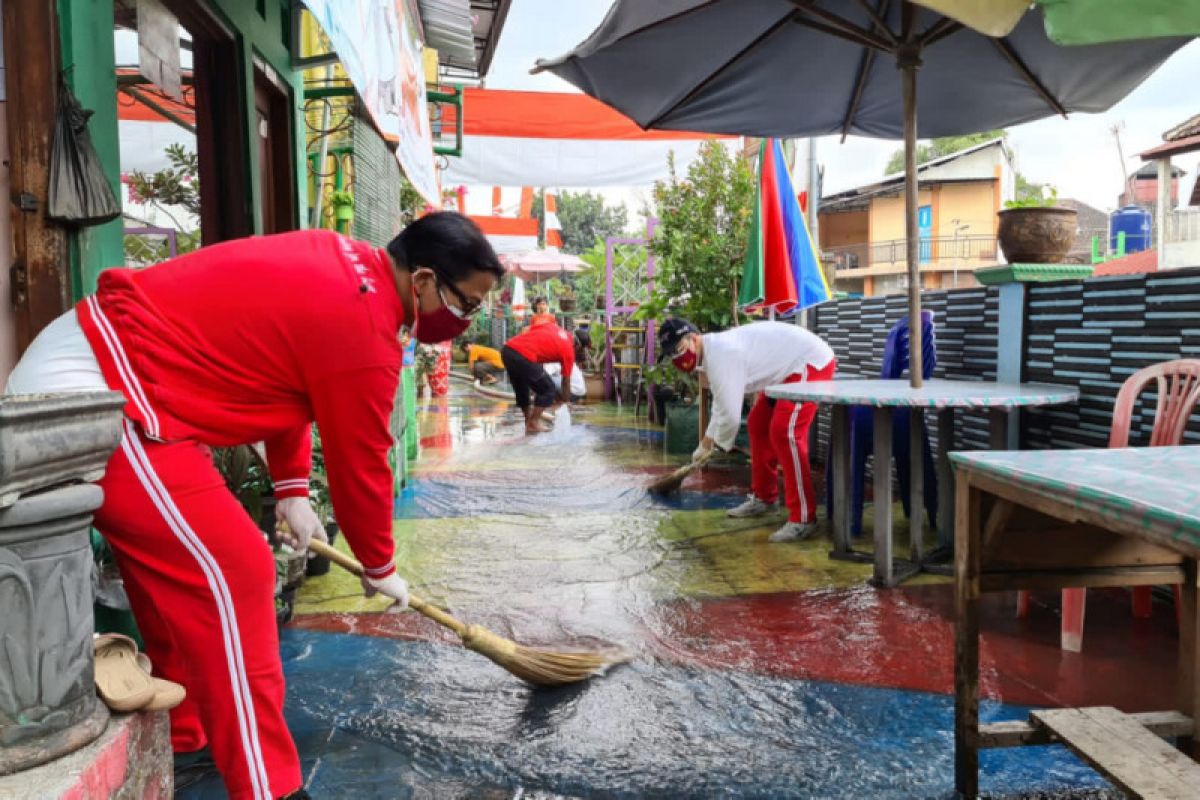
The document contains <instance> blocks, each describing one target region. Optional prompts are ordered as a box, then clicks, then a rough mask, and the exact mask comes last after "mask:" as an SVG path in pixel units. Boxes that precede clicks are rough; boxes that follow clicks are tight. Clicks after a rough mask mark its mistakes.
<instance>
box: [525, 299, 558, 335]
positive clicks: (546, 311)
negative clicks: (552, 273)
mask: <svg viewBox="0 0 1200 800" xmlns="http://www.w3.org/2000/svg"><path fill="white" fill-rule="evenodd" d="M547 323H549V324H552V325H557V324H558V319H557V318H556V317H555V316H554V315H553V314H551V313H550V301H548V300H547V299H546V298H544V297H535V298H534V300H533V316H532V317H531V318H530V319H529V327H530V328H533V327H536V326H538V325H545V324H547Z"/></svg>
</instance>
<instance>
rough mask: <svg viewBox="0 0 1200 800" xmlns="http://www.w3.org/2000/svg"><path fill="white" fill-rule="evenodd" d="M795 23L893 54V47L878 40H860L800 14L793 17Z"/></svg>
mask: <svg viewBox="0 0 1200 800" xmlns="http://www.w3.org/2000/svg"><path fill="white" fill-rule="evenodd" d="M793 21H794V22H795V23H796V24H798V25H803V26H804V27H806V28H812V29H813V30H814V31H820V32H821V33H828V34H829V35H830V36H836V37H837V38H839V39H845V40H846V41H849V42H853V43H854V44H860V45H862V46H863V47H869V48H871V49H872V50H877V51H879V52H880V53H891V52H892V48H891V47H888V46H887V45H885V44H883V43H882V42H880V41H878V40H877V39H874V38H871V39H864V38H860V37H858V36H857V35H856V34H853V33H850V32H849V31H847V30H845V29H843V28H837V27H835V26H833V25H826V24H825V23H823V22H820V21H818V20H815V19H809V18H807V17H805V16H804V15H803V14H801V13H799V12H797V13H796V15H795V17H793Z"/></svg>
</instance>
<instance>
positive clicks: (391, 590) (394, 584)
mask: <svg viewBox="0 0 1200 800" xmlns="http://www.w3.org/2000/svg"><path fill="white" fill-rule="evenodd" d="M362 587H363V594H365V595H366V596H367V597H374V596H375V595H376V593H378V594H382V595H386V596H387V597H390V598H392V599H393V600H395V601H396V607H395V609H394V610H398V609H401V608H407V607H408V581H406V580H404V578H401V577H400V576H399V575H397V574H396V573H394V572H393V573H392V574H391V575H388V576H387V577H386V578H378V579H376V578H368V577H367V576H366V575H364V576H363V577H362Z"/></svg>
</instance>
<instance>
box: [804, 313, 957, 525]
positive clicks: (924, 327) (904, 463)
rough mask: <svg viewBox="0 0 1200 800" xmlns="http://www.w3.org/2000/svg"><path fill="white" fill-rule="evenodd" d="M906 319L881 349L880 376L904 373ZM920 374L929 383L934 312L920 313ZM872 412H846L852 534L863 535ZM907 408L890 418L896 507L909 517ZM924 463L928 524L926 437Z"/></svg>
mask: <svg viewBox="0 0 1200 800" xmlns="http://www.w3.org/2000/svg"><path fill="white" fill-rule="evenodd" d="M908 330H909V328H908V317H904V318H903V319H901V320H900V321H899V322H897V323H896V324H895V326H893V327H892V330H891V331H890V332H889V333H888V337H887V341H886V342H885V343H884V346H883V369H882V370H881V371H880V377H881V378H886V379H893V380H894V379H899V378H901V377H903V376H904V373H905V371H906V370H907V369H908V352H909V350H908V347H909V345H908V341H909V337H908ZM921 354H922V359H921V374H922V376H923V377H924V378H925V379H926V380H928V379H929V378H930V376H931V375H933V369H934V367H936V366H937V342H936V339H935V335H934V324H933V312H932V311H922V312H921ZM873 414H874V409H873V408H867V407H865V406H855V407H854V408H851V409H850V470H851V472H850V476H851V478H850V484H851V489H850V502H851V506H850V532H851V534H852V535H854V536H860V535H861V534H862V515H863V491H864V486H865V483H866V472H867V457H868V456H870V455H871V454H872V452H873V451H874V449H875V435H874V434H875V421H874V418H873ZM908 431H909V410H908V409H906V408H898V409H896V410H895V411H894V412H893V416H892V458H893V459H895V462H896V477H897V481H898V483H899V484H900V503H901V505H903V507H904V515H905V516H906V517H909V518H911V517H912V509H910V508H909V486H910V481H909V450H908ZM924 451H925V452H924V454H923V455H924V462H925V485H924V488H925V510H926V512H927V513H928V514H929V521H930V525H931V526H932V525H935V524H936V520H937V507H938V502H937V491H938V490H937V470H936V469H935V467H934V463H933V451H932V449H931V448H930V447H929V436H928V435H926V436H925V438H924ZM832 461H833V459H826V465H825V487H826V488H825V509H826V513H827V514H828V515H829V517H830V519H832V518H833V505H834V498H833V464H832Z"/></svg>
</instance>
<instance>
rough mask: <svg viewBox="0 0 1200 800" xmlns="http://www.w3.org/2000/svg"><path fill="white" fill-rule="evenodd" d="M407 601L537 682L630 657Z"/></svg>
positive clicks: (317, 545) (319, 550)
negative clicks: (495, 629)
mask: <svg viewBox="0 0 1200 800" xmlns="http://www.w3.org/2000/svg"><path fill="white" fill-rule="evenodd" d="M308 548H309V550H311V551H313V552H314V553H316V554H317V555H320V556H325V557H326V558H328V559H329V560H330V561H332V562H333V563H335V564H337V565H338V566H339V567H342V568H343V569H346V570H349V571H350V572H352V573H354V574H355V575H358V576H359V577H361V576H362V574H363V571H362V565H361V564H359V563H358V561H356V560H355V559H353V558H352V557H350V556H348V555H346V554H345V553H343V552H341V551H340V550H335V549H334V548H333V547H331V546H329V545H328V544H326V543H325V542H322V541H320V540H317V539H314V540H312V541H311V542H309V545H308ZM408 604H409V606H411V607H412V608H413V610H415V611H418V612H420V613H421V614H423V615H425V616H426V617H429V618H430V619H431V620H433V621H434V622H436V623H438V624H439V625H444V626H445V627H447V628H449V629H450V630H452V631H454V632H455V633H457V634H458V636H459V638H460V639H462V643H463V645H464V646H465V647H466V648H467V649H468V650H473V651H474V652H476V653H479V654H480V655H481V656H485V657H487V658H489V659H491V660H492V661H493V662H494V663H496V664H498V665H500V666H501V667H503V668H504V669H506V670H508V671H509V672H511V673H512V674H513V675H515V676H516V677H518V678H520V679H521V680H523V681H525V682H526V683H531V684H533V685H534V686H567V685H569V684H572V683H579V682H580V681H585V680H587V679H588V678H590V677H592V676H593V675H599V674H602V673H603V672H604V671H605V670H606V669H608V668H609V667H610V666H614V665H616V664H622V663H625V662H627V661H629V656H628V655H626V654H625V653H623V652H621V651H619V650H610V651H608V652H603V651H591V652H588V651H558V650H547V649H545V648H540V647H524V646H522V645H519V644H517V643H516V642H514V641H512V640H511V639H505V638H504V637H503V636H499V635H498V634H495V633H492V632H491V631H489V630H488V629H487V628H484V627H481V626H479V625H468V624H466V623H464V622H462V621H460V620H458V619H456V618H455V617H453V616H452V615H450V614H448V613H447V612H445V611H443V610H442V609H440V608H438V607H437V606H433V605H430V604H429V603H428V602H426V601H425V600H422V599H421V598H419V597H417V596H416V595H409V600H408Z"/></svg>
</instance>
